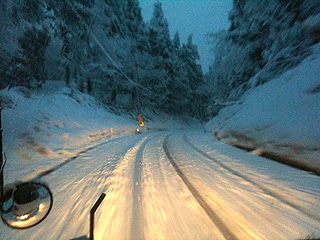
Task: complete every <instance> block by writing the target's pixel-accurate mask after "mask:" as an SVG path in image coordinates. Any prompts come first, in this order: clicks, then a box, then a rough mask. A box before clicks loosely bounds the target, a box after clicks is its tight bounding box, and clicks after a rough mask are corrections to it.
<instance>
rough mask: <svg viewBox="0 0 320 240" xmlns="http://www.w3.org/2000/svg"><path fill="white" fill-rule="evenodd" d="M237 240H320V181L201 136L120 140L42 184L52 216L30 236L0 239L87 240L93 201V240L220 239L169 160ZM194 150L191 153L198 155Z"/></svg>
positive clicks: (11, 234)
mask: <svg viewBox="0 0 320 240" xmlns="http://www.w3.org/2000/svg"><path fill="white" fill-rule="evenodd" d="M167 135H169V137H168V139H167V147H168V149H167V151H168V152H169V153H170V155H171V157H172V158H173V159H174V160H175V162H176V164H177V165H178V167H179V168H180V170H181V171H182V172H183V174H184V175H185V176H186V177H187V178H188V180H189V182H190V183H191V184H192V185H193V187H194V188H195V191H197V194H199V195H200V196H201V197H202V198H203V199H204V200H205V202H206V204H207V206H206V207H207V208H210V209H211V210H212V211H214V212H215V213H216V215H217V216H218V217H219V218H220V221H221V222H222V224H223V225H224V226H225V227H226V228H227V229H229V231H231V232H232V233H233V234H234V235H235V236H237V238H238V239H299V238H305V237H308V236H309V237H319V236H320V212H319V209H320V194H319V191H318V189H319V188H320V179H319V177H317V176H315V175H313V174H310V173H307V172H304V171H300V170H297V169H294V168H290V167H288V166H285V165H281V164H279V163H275V162H273V161H266V160H265V159H262V158H261V157H259V156H255V155H250V154H248V153H246V152H243V151H241V150H239V149H235V148H233V147H230V146H227V145H224V144H221V143H219V142H217V141H215V140H213V139H212V137H211V136H210V134H204V133H203V131H200V130H199V131H173V130H171V131H164V132H153V133H143V134H138V135H131V136H123V137H120V138H117V139H113V140H110V141H109V142H106V143H105V144H102V145H100V146H99V147H96V148H93V149H92V150H90V151H88V152H86V153H85V154H81V155H80V156H79V157H78V158H76V159H75V160H74V161H72V162H70V163H68V164H66V165H65V166H64V167H62V168H60V169H58V170H57V171H54V172H52V173H50V174H49V175H47V176H46V177H45V180H46V181H47V183H48V184H49V186H50V188H51V190H52V192H53V195H54V206H53V209H52V211H51V213H50V215H49V216H48V217H47V219H45V220H44V221H43V222H42V223H40V224H39V225H37V226H35V227H34V228H32V229H27V230H22V231H17V230H13V229H10V228H8V227H5V226H4V225H3V224H2V223H1V232H0V238H1V239H4V240H9V239H10V240H14V239H43V236H48V239H77V238H79V237H81V236H83V237H84V236H86V237H85V238H84V239H87V237H88V234H89V211H90V208H91V207H92V206H93V204H94V203H95V201H96V200H97V199H98V197H99V195H100V194H101V193H102V192H104V193H105V194H106V197H105V199H104V201H103V202H102V204H101V206H100V207H99V209H98V210H97V212H96V216H95V221H96V227H95V239H181V240H184V239H225V236H224V235H223V231H221V229H220V228H219V227H218V225H217V224H216V222H215V221H213V220H212V219H211V218H210V217H209V216H208V215H207V214H206V210H205V208H204V207H203V206H202V205H201V204H200V203H199V201H198V200H197V198H196V197H195V196H194V192H193V191H191V190H190V189H189V188H188V187H187V185H186V184H185V183H184V181H182V179H181V178H180V176H179V175H178V174H177V172H176V171H175V168H174V167H173V165H172V164H171V163H170V161H169V160H168V157H167V155H166V153H165V150H164V147H163V146H164V141H165V139H166V136H167ZM196 149H197V150H196Z"/></svg>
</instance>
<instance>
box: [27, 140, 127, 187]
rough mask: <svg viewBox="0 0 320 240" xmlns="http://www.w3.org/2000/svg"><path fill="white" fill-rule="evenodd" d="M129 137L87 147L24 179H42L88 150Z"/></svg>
mask: <svg viewBox="0 0 320 240" xmlns="http://www.w3.org/2000/svg"><path fill="white" fill-rule="evenodd" d="M131 136H132V135H129V136H124V137H119V138H115V139H112V140H109V141H106V142H102V143H99V144H97V145H95V146H92V147H89V148H87V149H85V150H82V151H80V152H78V153H77V154H76V155H75V156H73V157H71V158H68V159H66V160H64V161H63V162H61V163H59V164H58V165H56V166H54V167H51V168H49V169H47V170H44V171H42V172H40V173H38V174H37V175H36V176H33V177H32V178H31V179H28V177H26V179H27V180H28V181H34V180H37V179H40V178H42V177H44V176H46V175H49V174H50V173H52V172H54V171H56V170H58V169H60V168H62V167H63V166H65V165H66V164H68V163H69V162H71V161H73V160H75V159H77V158H79V157H81V155H82V154H84V153H86V152H88V151H90V150H93V149H95V148H98V147H100V146H103V145H105V144H107V143H112V142H114V141H117V140H120V139H123V138H127V137H131Z"/></svg>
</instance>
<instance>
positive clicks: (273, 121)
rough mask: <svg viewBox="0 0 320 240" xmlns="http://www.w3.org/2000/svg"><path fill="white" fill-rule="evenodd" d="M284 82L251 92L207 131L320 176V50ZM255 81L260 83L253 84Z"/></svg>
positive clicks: (216, 120)
mask: <svg viewBox="0 0 320 240" xmlns="http://www.w3.org/2000/svg"><path fill="white" fill-rule="evenodd" d="M313 50H314V53H313V54H312V55H311V56H310V57H308V58H307V59H306V60H305V61H303V62H302V63H301V64H300V65H298V66H297V67H295V68H293V69H291V70H289V71H287V72H286V73H284V74H283V75H281V76H280V77H278V78H276V79H274V80H272V81H270V82H268V83H266V84H264V85H262V86H258V87H256V88H254V89H252V90H251V91H250V92H249V93H248V94H246V97H245V99H244V102H243V104H241V105H233V106H230V107H227V108H225V109H223V110H222V111H221V112H220V113H219V114H218V116H216V117H215V118H213V119H212V120H211V121H209V122H208V123H207V125H206V128H207V129H208V130H210V131H212V132H213V133H214V135H215V137H216V138H218V139H223V140H224V141H225V142H227V143H229V144H234V145H238V146H242V147H244V148H247V149H251V150H257V149H258V151H255V152H256V153H259V154H263V153H266V154H269V155H274V156H278V157H281V158H282V159H286V160H288V161H291V163H292V164H298V165H299V166H302V167H305V168H306V169H312V170H314V171H317V172H318V173H320V67H319V66H320V44H318V45H316V46H315V47H314V49H313ZM252 81H255V79H252Z"/></svg>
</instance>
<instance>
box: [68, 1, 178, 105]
mask: <svg viewBox="0 0 320 240" xmlns="http://www.w3.org/2000/svg"><path fill="white" fill-rule="evenodd" d="M66 2H67V4H68V5H69V6H70V7H71V8H72V10H73V11H74V13H75V14H76V16H77V17H78V18H79V20H80V22H81V23H82V24H83V25H84V26H85V28H86V30H87V31H88V33H89V34H91V36H92V38H93V40H94V41H95V42H96V44H97V45H98V46H99V48H100V49H101V50H102V52H103V53H104V54H105V55H106V56H107V58H108V59H109V60H110V61H111V63H112V64H113V65H114V66H115V68H116V69H117V70H118V71H119V72H120V73H121V74H122V75H123V76H124V77H125V79H126V80H127V81H128V82H130V83H131V84H132V85H134V86H135V87H140V88H141V89H143V90H145V91H147V92H149V93H152V94H154V95H156V96H158V97H161V98H163V97H164V96H163V95H160V94H158V93H156V92H153V91H151V90H149V89H147V88H145V87H143V86H142V85H141V84H138V83H136V82H134V81H133V80H132V79H131V78H130V77H128V75H127V74H126V73H125V72H124V71H123V70H122V69H121V68H120V66H119V65H118V64H117V62H116V61H115V60H113V58H112V57H111V56H110V54H109V53H108V52H107V50H106V49H105V48H104V47H103V45H102V44H101V42H100V40H99V39H98V38H97V36H96V35H95V34H94V33H93V32H92V31H91V30H90V27H89V25H88V24H87V23H86V22H85V21H84V20H83V18H82V17H81V15H80V14H79V13H78V11H77V10H76V9H75V8H74V6H72V5H71V3H70V2H69V1H66ZM117 25H118V24H117ZM118 27H120V28H121V26H119V25H118ZM121 30H122V29H121ZM125 38H126V36H125ZM169 80H170V79H169ZM166 100H167V101H170V102H174V103H180V104H184V103H183V102H180V101H176V100H172V99H169V98H166Z"/></svg>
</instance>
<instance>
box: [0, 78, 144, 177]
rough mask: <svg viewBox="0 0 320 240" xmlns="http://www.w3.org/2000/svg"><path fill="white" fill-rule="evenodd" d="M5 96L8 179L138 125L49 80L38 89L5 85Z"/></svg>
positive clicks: (127, 131) (45, 165)
mask: <svg viewBox="0 0 320 240" xmlns="http://www.w3.org/2000/svg"><path fill="white" fill-rule="evenodd" d="M1 96H2V99H3V105H4V110H3V116H2V123H3V138H4V139H3V140H4V152H5V155H6V157H7V163H6V167H5V179H6V181H9V182H11V181H14V180H21V178H22V177H21V176H23V177H26V176H28V175H30V174H31V173H36V172H39V171H40V170H44V169H47V168H48V167H51V166H53V165H56V164H58V163H59V162H60V161H63V160H64V159H66V158H68V157H70V156H71V155H73V154H76V153H77V152H79V151H80V150H83V149H85V148H88V147H90V146H92V145H94V144H97V143H98V142H99V140H100V141H101V140H106V139H108V138H110V137H116V136H119V135H123V134H133V133H134V131H135V129H136V128H137V126H138V123H137V122H135V121H132V120H129V118H122V117H119V116H116V115H114V114H111V113H110V112H109V111H108V110H107V109H106V108H104V107H102V106H100V105H99V104H98V103H97V102H96V101H95V100H94V99H93V98H92V97H90V96H88V95H86V94H81V93H80V92H77V91H71V90H70V88H67V87H65V86H64V84H62V83H61V82H50V83H48V84H46V85H45V86H44V87H43V89H42V90H41V91H39V92H37V93H30V92H28V91H27V90H26V89H24V88H13V89H10V90H7V89H5V90H2V91H1ZM111 128H112V131H113V134H112V133H111Z"/></svg>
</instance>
